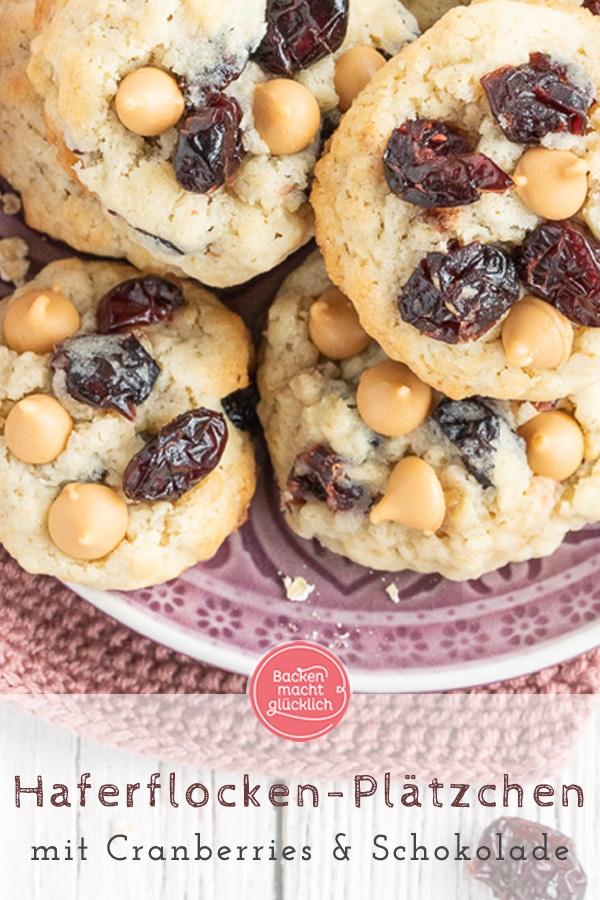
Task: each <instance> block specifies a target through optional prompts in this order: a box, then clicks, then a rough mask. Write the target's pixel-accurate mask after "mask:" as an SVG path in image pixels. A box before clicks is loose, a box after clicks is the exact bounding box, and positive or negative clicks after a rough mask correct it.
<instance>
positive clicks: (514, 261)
mask: <svg viewBox="0 0 600 900" xmlns="http://www.w3.org/2000/svg"><path fill="white" fill-rule="evenodd" d="M517 23H518V24H517ZM599 94H600V20H599V19H598V18H597V17H595V16H592V15H591V14H590V13H589V12H588V11H587V10H585V9H576V8H573V7H566V6H562V5H558V4H557V5H555V6H554V7H553V8H551V7H547V6H542V5H533V4H527V3H519V5H518V7H517V6H515V3H514V2H513V0H489V2H483V3H480V4H477V5H472V6H469V7H457V8H455V9H452V10H450V11H449V12H448V13H447V14H446V15H445V16H444V17H443V19H441V20H440V21H439V22H438V23H436V24H435V25H434V26H433V27H432V28H431V29H430V30H429V31H428V32H426V33H425V34H424V35H423V36H422V37H421V38H419V39H418V40H417V41H415V42H414V43H413V44H411V45H409V46H407V47H405V48H404V49H403V50H402V51H401V52H400V53H399V54H398V55H397V56H396V57H395V58H394V59H393V60H391V61H390V62H389V63H388V64H387V66H386V67H384V68H383V69H382V70H381V71H379V72H378V73H377V74H376V75H375V76H374V78H373V80H372V81H371V83H370V85H369V86H368V87H367V88H366V90H365V91H364V92H363V94H362V95H361V96H360V97H359V98H358V99H357V101H356V103H355V104H354V105H353V107H352V109H351V110H350V111H349V112H348V113H347V114H346V116H345V117H344V119H343V121H342V123H341V125H340V128H339V129H338V131H337V132H336V134H335V135H334V136H333V139H332V141H331V144H330V147H329V152H328V153H326V155H325V156H324V157H323V159H322V160H321V161H320V162H319V164H318V165H317V168H316V181H315V188H314V190H313V194H312V199H313V203H314V206H315V210H316V215H317V239H318V241H319V243H320V245H321V248H322V250H323V252H324V255H325V260H326V263H327V267H328V271H329V274H330V276H331V277H332V279H333V281H334V282H335V283H336V284H338V285H339V286H340V288H341V289H342V290H343V291H344V292H345V293H346V294H347V295H348V296H349V297H350V298H351V299H352V301H353V302H354V303H355V305H356V308H357V310H358V313H359V316H360V319H361V322H362V324H363V326H364V328H365V329H366V331H367V332H368V333H369V334H370V335H372V336H373V337H374V338H375V339H376V340H377V341H379V343H380V344H381V346H382V347H383V349H384V350H385V352H386V353H387V354H388V355H390V356H391V357H393V358H395V359H399V360H403V361H404V362H406V363H408V364H409V365H410V366H411V368H413V369H414V371H415V372H416V373H417V374H418V375H419V376H420V377H421V378H423V379H424V380H425V381H427V382H428V383H429V384H431V385H433V386H434V387H436V388H438V389H440V390H441V391H443V392H444V393H445V394H447V395H448V396H451V397H453V398H455V399H459V398H461V397H467V396H470V395H472V394H474V393H481V394H485V395H487V396H493V397H497V398H508V399H520V398H523V399H530V400H552V399H555V398H556V397H560V396H565V395H567V394H569V393H573V392H574V391H577V390H579V389H581V388H583V387H584V386H585V385H586V384H589V383H592V382H593V380H594V379H595V378H596V371H597V365H598V359H599V353H600V331H599V330H598V326H600V139H599V130H598V129H599V126H600V118H599V117H600V110H599V108H598V106H597V104H596V102H595V100H596V97H597V96H598V95H599ZM522 298H526V299H525V303H517V301H520V300H521V299H522ZM513 307H515V309H516V311H515V312H514V313H513ZM509 320H510V324H509V325H508V326H507V331H506V333H505V332H504V327H505V324H506V323H508V322H509ZM542 334H543V335H545V337H544V341H543V344H544V347H545V350H544V352H541V350H540V348H539V347H535V346H533V347H532V342H533V344H535V343H536V341H538V336H539V335H542ZM538 343H539V341H538ZM546 351H547V352H546Z"/></svg>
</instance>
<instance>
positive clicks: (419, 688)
mask: <svg viewBox="0 0 600 900" xmlns="http://www.w3.org/2000/svg"><path fill="white" fill-rule="evenodd" d="M64 583H65V584H66V586H67V587H68V588H70V590H72V591H73V592H74V593H75V594H77V595H78V596H80V597H82V598H83V599H84V600H86V601H87V602H89V603H91V604H92V606H94V607H96V608H97V609H99V610H100V611H102V612H104V613H106V614H107V615H109V616H112V618H114V619H116V620H117V621H118V622H120V623H121V624H123V625H125V626H127V627H128V628H131V629H132V630H133V631H135V632H137V633H138V634H141V635H143V636H144V637H147V638H149V639H150V640H153V641H155V642H156V643H158V644H161V645H162V646H165V647H169V648H170V649H171V650H175V651H176V652H178V653H182V654H184V655H185V656H189V657H190V658H191V659H194V660H197V661H199V662H204V663H207V664H208V665H212V666H216V667H218V668H221V669H225V670H227V671H229V672H233V673H235V674H238V675H244V676H249V675H251V674H252V672H253V670H254V668H255V666H256V665H257V663H258V660H259V659H260V658H261V655H260V654H257V653H255V652H248V653H244V652H243V651H242V650H239V649H235V650H232V649H229V648H227V647H222V646H218V645H217V644H214V643H212V642H210V641H208V640H205V639H204V638H202V637H201V636H199V635H198V634H195V633H191V632H188V631H187V630H186V629H185V628H184V627H182V626H181V625H179V624H178V623H176V622H172V621H170V620H166V619H161V618H159V617H158V616H155V615H153V614H152V613H151V612H149V611H148V610H146V609H144V608H143V607H139V606H136V605H135V604H133V603H129V602H128V601H127V599H126V597H124V596H122V595H120V594H116V593H112V592H111V591H101V590H97V589H95V588H90V587H86V586H84V585H79V584H74V583H73V582H68V581H67V582H64ZM599 645H600V620H596V621H594V622H589V623H587V624H585V625H583V626H581V627H579V628H576V629H574V630H573V631H570V632H568V633H567V634H564V635H561V636H560V637H554V638H551V639H549V640H546V641H541V642H540V643H539V644H536V645H535V646H532V647H527V648H523V647H518V648H515V651H514V652H510V653H505V654H501V655H498V656H495V657H491V658H488V659H483V660H480V659H478V660H472V661H470V662H462V663H460V664H445V665H440V666H428V667H426V668H424V667H421V668H419V667H415V668H406V669H390V670H382V671H378V672H368V671H363V670H358V671H353V670H352V668H351V667H348V666H346V668H347V669H348V673H349V676H350V682H351V685H352V690H353V692H354V693H365V694H411V693H426V692H427V693H437V692H444V691H453V690H462V689H466V688H472V687H479V686H484V685H490V684H496V683H498V682H503V681H510V680H513V679H516V678H521V677H523V676H526V675H530V674H532V673H534V672H537V671H539V670H541V669H545V668H548V667H550V666H555V665H559V664H560V663H564V662H566V661H567V660H570V659H572V658H573V657H576V656H579V655H581V654H582V653H587V652H589V651H590V650H593V649H595V648H596V647H598V646H599ZM515 664H516V665H515Z"/></svg>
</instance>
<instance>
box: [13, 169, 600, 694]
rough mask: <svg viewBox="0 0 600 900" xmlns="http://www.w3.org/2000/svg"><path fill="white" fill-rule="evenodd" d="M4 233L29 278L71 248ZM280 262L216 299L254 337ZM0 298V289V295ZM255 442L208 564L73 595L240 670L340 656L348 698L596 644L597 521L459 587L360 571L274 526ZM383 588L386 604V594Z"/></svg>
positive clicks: (430, 684) (560, 656)
mask: <svg viewBox="0 0 600 900" xmlns="http://www.w3.org/2000/svg"><path fill="white" fill-rule="evenodd" d="M0 186H1V185H0ZM9 235H19V236H21V237H23V238H25V239H26V240H27V242H28V244H29V246H30V254H31V258H32V261H33V266H32V268H33V270H34V271H35V270H37V269H39V268H40V267H41V266H42V265H44V264H45V263H47V262H49V261H50V260H51V259H56V258H59V257H64V256H68V255H70V253H71V251H70V250H69V249H68V248H65V247H64V246H63V245H60V244H56V243H53V242H52V241H48V240H47V239H45V238H44V237H42V236H40V235H39V234H37V233H35V232H33V231H30V230H29V229H27V228H26V226H25V225H24V224H23V223H22V222H21V221H20V220H19V219H18V218H15V217H12V216H5V215H2V214H0V237H2V236H9ZM304 255H305V252H301V253H300V256H304ZM293 262H294V261H291V262H288V264H286V265H284V266H283V267H280V268H279V269H278V270H276V271H275V272H273V273H270V274H269V275H267V276H265V277H264V278H261V279H259V280H257V281H255V282H254V283H252V284H250V285H248V286H245V288H244V289H243V291H235V290H230V291H221V292H218V293H219V294H220V296H221V298H222V299H223V300H224V302H226V303H227V304H228V305H229V306H231V307H232V308H233V309H235V310H236V311H238V312H240V313H241V314H242V315H243V316H244V317H245V319H246V321H247V322H248V324H249V326H250V327H251V329H252V331H253V333H254V335H255V336H256V337H257V336H258V335H259V334H260V331H261V323H262V321H263V319H264V313H265V310H266V307H267V305H268V302H269V301H270V299H271V298H272V297H273V295H274V293H275V291H276V290H277V288H278V286H279V284H280V283H281V281H282V279H283V277H284V276H285V274H286V273H287V271H289V270H290V268H291V267H292V265H293ZM9 290H10V287H9V286H8V285H6V284H2V283H1V282H0V295H4V294H6V293H8V292H9ZM258 444H259V448H258V449H259V460H260V466H261V477H260V482H259V488H258V493H257V496H256V498H255V500H254V501H253V504H252V508H251V513H250V517H249V520H248V522H247V523H246V524H245V525H244V526H243V527H242V528H241V529H240V531H239V532H238V533H237V534H235V535H233V536H232V537H231V538H229V540H228V541H227V542H226V543H225V544H224V545H223V547H222V548H221V550H220V551H219V552H218V553H217V555H216V556H215V557H214V558H213V559H212V560H211V561H210V562H207V563H203V564H200V565H197V566H195V567H194V568H193V569H191V570H189V571H188V572H186V573H185V574H184V575H183V576H181V577H180V578H178V579H176V580H174V581H172V582H169V583H168V584H164V585H159V586H157V587H154V588H150V589H146V590H139V591H134V592H131V593H127V594H118V593H113V594H107V593H102V592H98V591H89V590H85V589H82V588H79V587H77V586H74V585H73V587H74V589H75V590H77V591H78V592H79V593H81V594H82V596H84V597H86V598H87V599H89V600H90V601H91V602H93V603H94V604H95V605H97V606H99V607H101V608H103V609H105V610H106V611H107V612H110V614H111V615H113V616H115V617H116V618H118V619H121V620H122V621H124V622H125V623H126V624H129V625H131V626H132V627H135V628H136V629H137V630H139V631H141V632H143V633H145V634H148V635H149V636H150V637H152V638H153V639H155V640H157V641H159V642H162V643H164V644H166V645H169V646H173V647H176V648H177V649H180V650H182V651H183V652H186V653H188V654H190V655H192V656H195V657H197V658H199V659H204V660H206V661H208V662H211V663H213V664H215V665H221V666H223V667H225V668H230V669H235V670H237V671H240V672H245V673H249V672H250V671H252V668H253V666H254V664H255V662H256V660H257V659H258V658H259V657H260V656H261V655H262V654H263V653H264V652H265V651H266V650H267V649H269V648H270V647H272V646H273V645H274V644H277V643H279V642H281V641H288V640H293V639H302V640H313V641H317V642H318V643H321V644H323V645H325V646H327V647H329V648H330V649H332V650H334V651H335V652H336V653H338V654H339V656H340V658H341V659H342V660H343V662H344V663H345V664H346V665H347V667H348V669H349V671H350V674H351V676H352V681H353V687H354V689H355V690H356V689H358V690H375V691H390V692H393V691H410V690H444V689H449V688H458V687H464V686H467V685H471V684H476V683H481V682H483V681H491V680H499V679H503V678H510V677H514V676H516V675H520V674H524V673H525V672H529V671H533V670H534V669H537V668H540V667H541V666H543V665H550V664H553V663H557V662H560V661H562V660H564V659H566V658H568V657H569V656H572V655H575V654H576V653H578V652H582V651H584V650H587V649H590V648H591V647H593V646H596V645H597V644H598V643H600V554H598V553H597V550H598V547H599V546H600V525H599V526H590V527H588V528H586V529H584V530H583V531H581V532H578V533H574V534H571V535H569V536H568V537H567V539H566V541H565V542H564V543H563V545H562V546H561V547H560V548H559V550H558V551H557V552H556V553H555V554H553V555H552V556H551V557H548V558H546V559H543V560H533V561H531V562H529V563H519V564H515V565H509V566H505V567H504V568H503V569H500V570H498V571H497V572H493V573H491V574H489V575H486V576H484V577H483V578H480V579H478V580H476V581H470V582H466V583H462V584H459V583H455V582H450V581H448V580H446V579H443V578H441V577H440V576H437V575H418V574H415V573H400V574H396V575H393V574H386V573H381V572H373V571H371V570H368V569H364V568H362V567H360V566H357V565H355V564H353V563H351V562H349V561H348V560H345V559H343V558H341V557H337V556H335V555H334V554H332V553H330V552H328V551H326V550H324V549H323V548H321V547H320V546H319V545H318V544H317V543H316V542H307V541H304V540H301V539H300V538H297V537H296V536H295V535H293V534H292V532H290V531H289V530H288V529H287V527H286V525H285V522H284V520H283V517H282V515H281V513H280V512H279V508H278V497H277V492H276V488H275V485H274V483H273V480H272V476H271V470H270V466H269V462H268V458H267V455H266V451H265V448H264V444H263V443H262V441H261V439H260V436H259V437H258ZM286 575H287V576H291V577H296V576H302V577H303V578H304V579H305V580H306V581H307V582H308V583H309V584H311V585H314V591H313V592H312V593H311V594H310V596H309V597H308V598H307V599H306V600H305V601H302V602H292V601H290V600H288V599H287V598H286V594H285V590H284V586H283V577H284V576H286ZM390 584H393V585H395V586H396V588H397V591H398V597H399V600H398V602H394V601H393V600H392V599H391V597H390V596H389V594H388V593H387V592H386V587H388V586H389V585H390Z"/></svg>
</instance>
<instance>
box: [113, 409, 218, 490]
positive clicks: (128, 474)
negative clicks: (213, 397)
mask: <svg viewBox="0 0 600 900" xmlns="http://www.w3.org/2000/svg"><path fill="white" fill-rule="evenodd" d="M226 444H227V424H226V422H225V417H224V416H223V415H221V413H218V412H215V411H214V410H212V409H204V408H200V409H193V410H191V411H190V412H187V413H183V414H182V415H180V416H177V418H176V419H173V420H172V421H171V422H169V423H168V424H167V425H165V426H163V428H161V429H160V431H159V432H158V433H157V434H155V435H154V437H152V438H151V439H150V440H149V441H148V443H147V444H146V446H145V447H142V449H141V450H140V451H139V452H138V453H136V454H135V456H134V457H132V459H130V460H129V463H128V464H127V468H126V469H125V472H124V474H123V490H124V491H125V494H126V495H127V496H128V497H129V498H130V499H131V500H177V499H178V498H179V497H181V496H182V494H185V493H186V491H189V490H190V489H191V488H193V487H194V486H195V485H197V484H198V483H199V482H200V481H201V480H202V479H203V478H206V476H207V475H209V474H210V473H211V472H212V471H213V469H215V468H216V466H217V465H218V464H219V460H220V459H221V456H222V455H223V451H224V450H225V445H226Z"/></svg>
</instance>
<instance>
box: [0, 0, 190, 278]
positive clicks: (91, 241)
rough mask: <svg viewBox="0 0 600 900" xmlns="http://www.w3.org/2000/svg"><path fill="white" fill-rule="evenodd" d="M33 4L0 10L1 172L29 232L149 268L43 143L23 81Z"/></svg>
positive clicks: (14, 0)
mask: <svg viewBox="0 0 600 900" xmlns="http://www.w3.org/2000/svg"><path fill="white" fill-rule="evenodd" d="M34 6H35V0H11V2H10V3H5V4H4V6H3V9H2V29H1V31H0V174H2V175H3V176H4V177H5V178H6V179H7V180H8V181H9V182H10V183H11V185H12V187H13V188H14V189H15V190H16V191H19V193H20V194H21V197H22V201H23V209H24V213H25V218H26V221H27V224H28V225H30V226H31V227H32V228H35V229H37V230H38V231H41V232H44V233H45V234H48V235H50V236H51V237H53V238H56V239H58V240H61V241H64V242H65V243H68V244H69V245H70V246H71V247H73V248H74V249H75V250H79V251H81V252H84V253H95V254H97V255H99V256H114V257H128V258H129V259H130V261H131V262H132V263H133V264H134V265H136V266H139V267H144V266H152V256H151V254H149V253H148V251H147V250H145V249H144V248H143V247H141V246H139V245H138V244H136V243H135V242H133V241H131V240H130V238H129V235H128V228H127V226H126V225H125V224H124V223H122V222H120V220H119V219H118V218H116V217H115V216H113V215H110V214H109V213H108V212H107V211H106V210H104V209H103V208H102V206H101V204H100V203H99V201H98V200H97V199H96V198H95V197H94V196H93V195H92V194H91V193H90V192H89V191H87V190H86V189H85V188H83V186H82V185H81V184H79V182H78V181H77V179H76V178H74V177H73V175H72V174H71V175H69V174H68V173H67V172H66V171H65V169H64V168H63V166H62V165H61V161H60V154H59V148H58V147H57V145H56V144H55V143H51V142H50V141H48V139H47V133H46V125H45V122H44V113H43V106H42V101H41V100H40V98H39V97H38V96H37V94H36V92H35V91H34V89H33V87H32V85H31V82H30V81H29V78H28V77H27V66H28V63H29V58H30V44H31V40H32V38H33V35H34V33H35V29H34V22H33V15H34ZM157 267H158V264H157V263H156V262H155V263H154V268H155V269H156V268H157ZM170 271H173V267H172V266H171V267H170Z"/></svg>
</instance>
